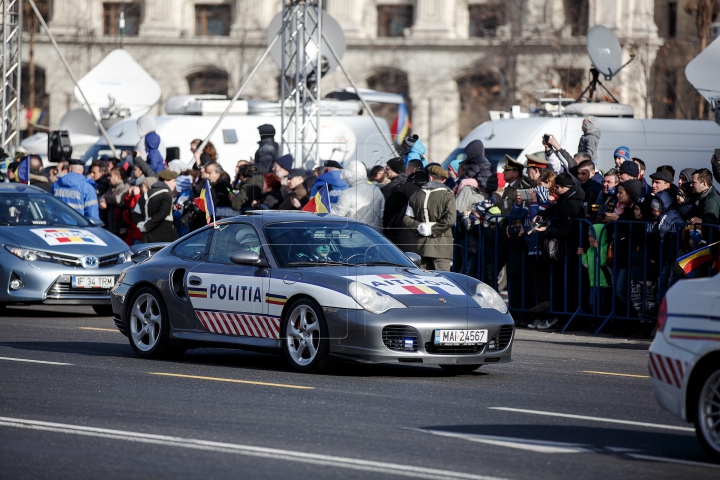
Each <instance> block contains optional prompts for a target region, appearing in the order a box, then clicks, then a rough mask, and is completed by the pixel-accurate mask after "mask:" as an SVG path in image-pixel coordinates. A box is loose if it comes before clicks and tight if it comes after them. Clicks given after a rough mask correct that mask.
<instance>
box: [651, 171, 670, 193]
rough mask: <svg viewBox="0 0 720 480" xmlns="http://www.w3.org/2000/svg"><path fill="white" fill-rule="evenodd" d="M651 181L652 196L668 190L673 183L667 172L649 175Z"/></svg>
mask: <svg viewBox="0 0 720 480" xmlns="http://www.w3.org/2000/svg"><path fill="white" fill-rule="evenodd" d="M650 179H651V180H652V187H651V188H652V194H653V195H657V194H658V193H659V192H662V191H663V190H670V186H671V185H672V183H673V177H672V175H670V173H669V172H662V171H661V172H655V173H653V174H652V175H650Z"/></svg>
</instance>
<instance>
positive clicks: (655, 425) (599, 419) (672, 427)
mask: <svg viewBox="0 0 720 480" xmlns="http://www.w3.org/2000/svg"><path fill="white" fill-rule="evenodd" d="M488 408H489V409H490V410H503V411H505V412H517V413H530V414H532V415H546V416H548V417H564V418H575V419H578V420H590V421H593V422H607V423H622V424H624V425H635V426H638V427H652V428H664V429H667V430H680V431H681V432H694V431H695V429H694V428H689V427H676V426H675V425H661V424H659V423H645V422H633V421H631V420H616V419H614V418H602V417H586V416H585V415H572V414H569V413H554V412H539V411H537V410H525V409H522V408H507V407H488Z"/></svg>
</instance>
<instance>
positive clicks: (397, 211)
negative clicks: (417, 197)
mask: <svg viewBox="0 0 720 480" xmlns="http://www.w3.org/2000/svg"><path fill="white" fill-rule="evenodd" d="M404 177H405V180H403V181H401V182H399V183H397V184H396V185H395V187H394V188H393V190H392V192H390V196H389V197H388V199H387V201H386V202H385V207H384V208H383V218H382V226H383V229H384V230H383V232H384V234H385V236H386V237H387V238H389V239H390V241H391V242H393V243H394V244H395V245H397V246H398V248H400V249H401V250H402V251H403V252H413V253H417V249H418V247H417V237H416V236H415V230H413V229H409V228H406V227H405V224H404V220H405V211H406V210H407V206H408V201H410V197H412V196H413V194H415V192H417V191H419V190H420V188H422V186H423V185H425V184H426V183H427V182H428V181H430V177H429V176H428V174H427V172H426V171H425V170H423V168H422V162H421V161H420V160H411V161H410V162H408V164H407V167H406V168H405V174H404Z"/></svg>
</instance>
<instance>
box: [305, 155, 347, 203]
mask: <svg viewBox="0 0 720 480" xmlns="http://www.w3.org/2000/svg"><path fill="white" fill-rule="evenodd" d="M342 169H343V167H342V165H340V164H339V163H338V162H336V161H335V160H326V161H325V173H323V174H322V175H320V176H319V177H317V178H316V179H315V183H313V186H312V189H311V190H310V197H314V196H315V194H316V193H317V192H318V191H319V190H320V189H321V188H322V187H324V186H325V185H327V186H328V191H329V195H330V203H331V204H333V205H335V204H336V203H337V201H338V198H340V192H342V191H343V190H347V188H348V184H347V183H346V182H345V180H343V179H342Z"/></svg>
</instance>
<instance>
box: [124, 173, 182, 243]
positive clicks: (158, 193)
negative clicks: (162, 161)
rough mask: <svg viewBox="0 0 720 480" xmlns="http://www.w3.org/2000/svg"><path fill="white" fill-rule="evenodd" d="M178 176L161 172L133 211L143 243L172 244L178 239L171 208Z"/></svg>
mask: <svg viewBox="0 0 720 480" xmlns="http://www.w3.org/2000/svg"><path fill="white" fill-rule="evenodd" d="M177 176H178V174H177V173H175V172H173V171H172V170H162V171H161V172H160V173H159V174H158V177H159V178H160V181H158V182H157V183H155V184H154V185H153V186H152V188H151V189H150V190H148V191H147V192H145V193H144V194H143V195H142V197H140V201H138V203H137V205H135V208H134V210H133V220H134V221H135V224H136V225H137V228H138V229H139V230H140V231H141V232H143V238H142V241H143V243H153V242H174V241H175V240H177V239H178V235H177V232H176V231H175V225H174V223H173V215H172V206H173V191H174V190H175V180H176V179H177Z"/></svg>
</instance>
